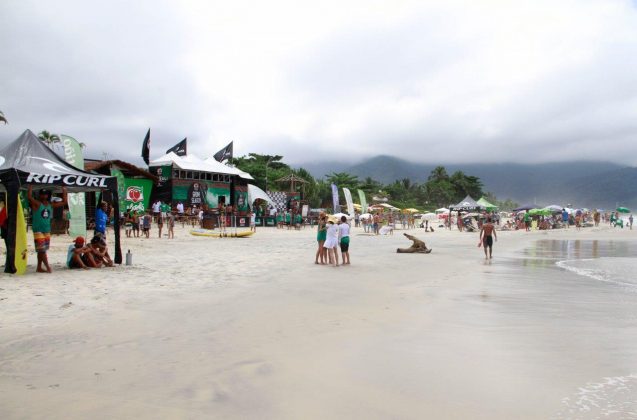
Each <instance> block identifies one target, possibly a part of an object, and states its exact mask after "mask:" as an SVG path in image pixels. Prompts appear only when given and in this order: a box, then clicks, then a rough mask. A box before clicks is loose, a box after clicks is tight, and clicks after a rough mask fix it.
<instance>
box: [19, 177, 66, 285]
mask: <svg viewBox="0 0 637 420" xmlns="http://www.w3.org/2000/svg"><path fill="white" fill-rule="evenodd" d="M62 193H63V196H62V201H58V202H55V203H51V201H50V200H51V191H49V190H44V189H42V190H40V191H39V192H38V198H37V199H36V198H33V186H32V185H29V189H28V191H27V198H28V200H29V204H30V206H31V212H32V222H31V226H32V229H33V241H34V243H35V251H36V252H37V255H38V267H37V270H36V271H37V272H38V273H50V272H51V271H52V270H51V266H50V265H49V258H48V256H47V252H48V250H49V245H50V244H51V219H52V217H53V209H54V208H56V207H64V205H65V204H66V188H62ZM42 266H44V267H42Z"/></svg>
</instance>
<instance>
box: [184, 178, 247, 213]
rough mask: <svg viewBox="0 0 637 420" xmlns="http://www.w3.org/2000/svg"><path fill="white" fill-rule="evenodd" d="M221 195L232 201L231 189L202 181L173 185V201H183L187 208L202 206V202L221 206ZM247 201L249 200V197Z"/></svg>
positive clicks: (214, 206) (209, 205)
mask: <svg viewBox="0 0 637 420" xmlns="http://www.w3.org/2000/svg"><path fill="white" fill-rule="evenodd" d="M220 197H225V201H226V204H228V203H230V190H229V189H228V188H217V187H209V186H207V185H206V183H205V182H202V181H193V182H192V183H190V184H189V185H173V201H181V202H182V203H184V206H185V207H187V208H192V207H193V206H197V207H201V205H202V204H207V205H208V207H210V208H216V207H218V206H219V198H220ZM246 198H247V193H246ZM245 201H246V202H247V199H246V200H245Z"/></svg>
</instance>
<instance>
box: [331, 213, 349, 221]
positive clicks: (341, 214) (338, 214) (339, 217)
mask: <svg viewBox="0 0 637 420" xmlns="http://www.w3.org/2000/svg"><path fill="white" fill-rule="evenodd" d="M332 216H334V217H335V218H337V219H338V220H341V217H343V216H345V217H346V218H348V219H351V218H352V216H350V215H349V214H345V213H334V214H332Z"/></svg>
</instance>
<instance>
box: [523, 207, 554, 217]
mask: <svg viewBox="0 0 637 420" xmlns="http://www.w3.org/2000/svg"><path fill="white" fill-rule="evenodd" d="M552 213H553V212H552V211H551V210H549V209H531V210H529V214H530V215H531V216H550V215H551V214H552Z"/></svg>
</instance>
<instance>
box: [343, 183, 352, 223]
mask: <svg viewBox="0 0 637 420" xmlns="http://www.w3.org/2000/svg"><path fill="white" fill-rule="evenodd" d="M343 194H344V195H345V202H346V203H347V214H349V215H350V216H352V217H354V201H353V200H352V193H351V192H350V190H349V188H343Z"/></svg>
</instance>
